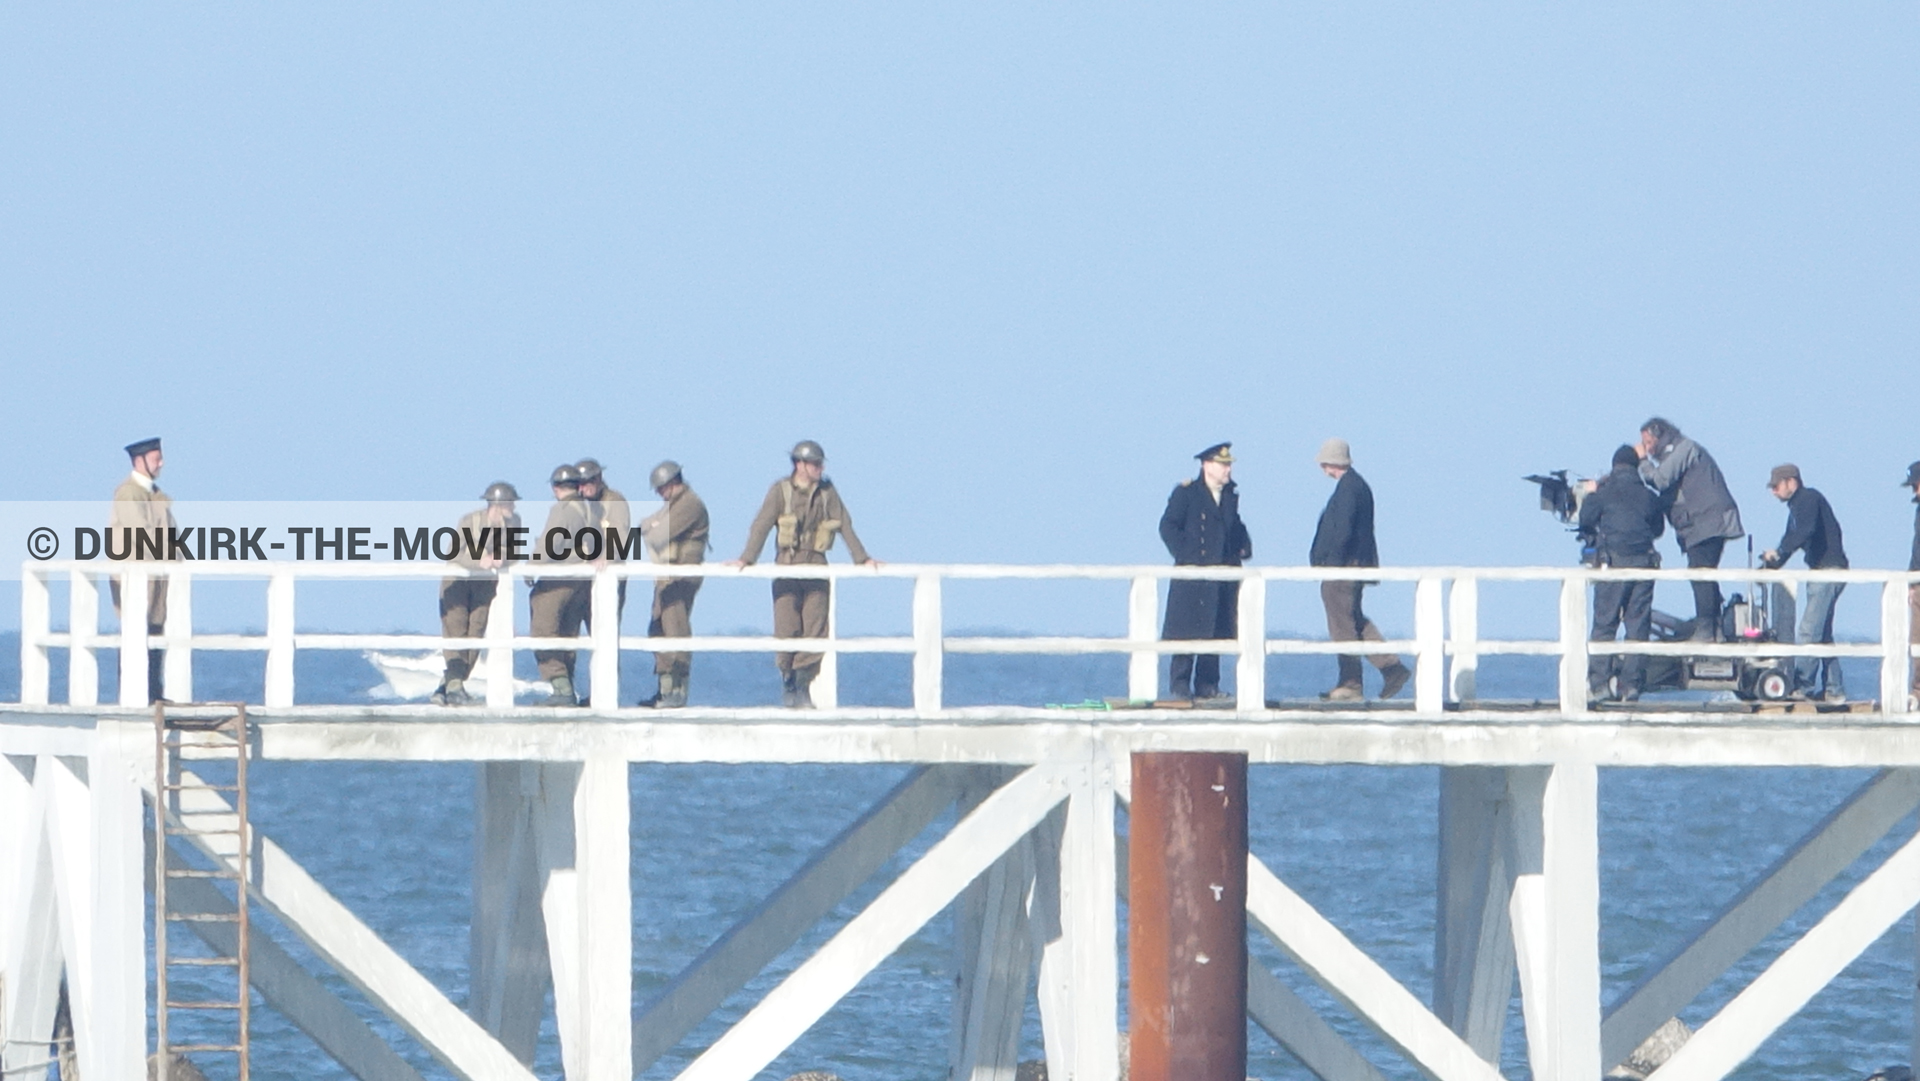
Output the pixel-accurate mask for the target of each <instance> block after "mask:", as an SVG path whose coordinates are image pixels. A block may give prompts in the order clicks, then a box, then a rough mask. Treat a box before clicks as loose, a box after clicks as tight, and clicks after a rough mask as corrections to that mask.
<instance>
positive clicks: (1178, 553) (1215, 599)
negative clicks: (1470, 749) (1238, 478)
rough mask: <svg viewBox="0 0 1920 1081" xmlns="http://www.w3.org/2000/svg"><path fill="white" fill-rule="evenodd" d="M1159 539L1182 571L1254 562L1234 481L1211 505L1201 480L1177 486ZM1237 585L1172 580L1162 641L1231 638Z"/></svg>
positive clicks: (1235, 622)
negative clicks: (1165, 639) (1190, 568)
mask: <svg viewBox="0 0 1920 1081" xmlns="http://www.w3.org/2000/svg"><path fill="white" fill-rule="evenodd" d="M1160 539H1161V540H1162V541H1164V542H1166V545H1167V551H1168V552H1169V553H1170V554H1171V555H1172V556H1173V562H1174V564H1175V565H1176V566H1181V567H1238V566H1239V565H1240V564H1241V562H1242V561H1243V560H1247V559H1251V558H1252V557H1253V541H1252V539H1251V538H1249V537H1248V536H1247V527H1246V525H1245V524H1243V523H1242V522H1241V521H1240V493H1239V491H1238V490H1237V489H1236V488H1235V487H1234V484H1233V482H1232V481H1228V482H1227V485H1226V487H1224V488H1222V489H1221V490H1220V501H1219V502H1218V503H1215V502H1214V500H1213V495H1212V493H1210V492H1208V491H1207V485H1206V483H1205V482H1204V481H1202V480H1188V481H1181V482H1180V486H1179V487H1177V488H1175V489H1174V490H1173V494H1172V495H1170V496H1168V497H1167V512H1166V513H1165V514H1163V515H1161V516H1160ZM1239 598H1240V584H1239V583H1238V582H1199V581H1179V580H1175V581H1174V582H1172V583H1171V584H1169V585H1168V586H1167V621H1166V623H1165V625H1164V626H1163V628H1162V629H1161V637H1162V638H1169V639H1175V640H1178V639H1195V638H1232V637H1234V636H1235V635H1236V634H1237V633H1238V631H1237V630H1236V628H1237V627H1238V625H1239V621H1238V619H1237V616H1238V614H1239V607H1240V606H1239Z"/></svg>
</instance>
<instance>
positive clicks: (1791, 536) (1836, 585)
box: [1760, 464, 1847, 702]
mask: <svg viewBox="0 0 1920 1081" xmlns="http://www.w3.org/2000/svg"><path fill="white" fill-rule="evenodd" d="M1767 489H1768V490H1769V491H1771V492H1772V493H1773V495H1774V498H1776V499H1778V500H1780V501H1781V502H1782V503H1785V504H1786V505H1787V532H1786V535H1785V536H1782V537H1781V538H1780V546H1779V547H1777V548H1773V549H1770V550H1768V551H1766V552H1764V553H1762V554H1761V556H1760V563H1761V565H1762V566H1764V567H1766V568H1767V569H1768V570H1773V569H1775V568H1778V567H1782V566H1785V565H1786V562H1787V560H1789V559H1792V558H1793V553H1795V552H1799V553H1801V554H1802V555H1803V556H1804V557H1805V558H1806V561H1807V566H1808V567H1810V568H1812V569H1814V570H1817V571H1826V570H1846V569H1847V549H1846V545H1845V543H1844V542H1843V540H1842V538H1841V535H1840V521H1839V519H1837V518H1835V517H1834V516H1833V506H1832V505H1831V504H1829V503H1828V502H1827V497H1826V496H1823V495H1821V494H1820V493H1819V492H1818V491H1816V490H1815V489H1812V488H1808V487H1806V486H1805V485H1803V484H1802V483H1800V467H1799V466H1797V465H1791V464H1789V465H1776V466H1774V467H1773V474H1772V475H1771V476H1769V477H1768V478H1767ZM1846 588H1847V584H1846V583H1845V582H1808V583H1807V587H1806V589H1805V591H1804V595H1803V596H1802V597H1801V599H1800V604H1801V608H1800V637H1799V640H1800V641H1802V642H1809V643H1816V644H1819V645H1829V644H1831V643H1832V642H1833V606H1834V602H1835V601H1838V600H1839V599H1840V593H1841V591H1842V590H1844V589H1846ZM1822 673H1824V676H1823V675H1822ZM1816 680H1818V682H1820V683H1821V684H1822V685H1823V686H1824V687H1825V691H1826V698H1827V701H1829V702H1844V701H1846V700H1847V690H1846V685H1845V683H1844V682H1843V680H1842V679H1841V675H1840V658H1838V657H1800V658H1798V659H1796V660H1795V661H1794V662H1793V682H1794V686H1795V689H1796V690H1799V691H1800V692H1802V693H1804V694H1808V695H1811V694H1812V693H1813V689H1814V685H1815V683H1816Z"/></svg>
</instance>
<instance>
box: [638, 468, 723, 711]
mask: <svg viewBox="0 0 1920 1081" xmlns="http://www.w3.org/2000/svg"><path fill="white" fill-rule="evenodd" d="M640 531H641V533H642V534H643V535H644V536H645V537H646V538H647V548H648V549H649V550H651V551H652V552H653V559H654V562H656V563H668V564H675V563H678V564H688V563H700V562H703V561H704V560H705V559H706V558H707V533H708V521H707V505H706V504H705V503H704V502H702V501H701V499H700V497H699V496H697V495H695V494H694V491H693V489H692V488H690V487H688V486H687V485H686V484H685V483H682V484H681V485H680V490H679V491H678V492H675V493H674V496H673V498H672V499H669V500H667V503H666V505H665V506H663V507H661V508H660V509H659V510H657V511H654V512H653V513H652V514H649V515H648V516H647V517H646V520H645V521H642V522H641V523H640ZM702 581H703V579H700V578H658V579H655V580H654V583H653V615H652V618H651V619H650V620H649V621H648V623H647V634H648V636H649V637H654V638H686V637H689V636H691V635H692V634H693V597H694V594H696V593H698V592H700V583H701V582H702ZM692 668H693V654H691V653H655V654H654V655H653V670H654V672H656V673H660V674H673V675H679V676H685V675H686V674H687V673H688V672H689V671H691V670H692Z"/></svg>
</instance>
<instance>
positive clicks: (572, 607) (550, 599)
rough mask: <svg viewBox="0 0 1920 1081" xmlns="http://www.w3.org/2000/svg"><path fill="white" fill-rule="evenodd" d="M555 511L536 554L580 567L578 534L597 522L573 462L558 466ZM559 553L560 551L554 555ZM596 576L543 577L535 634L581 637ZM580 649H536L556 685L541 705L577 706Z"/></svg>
mask: <svg viewBox="0 0 1920 1081" xmlns="http://www.w3.org/2000/svg"><path fill="white" fill-rule="evenodd" d="M549 483H550V484H552V485H553V499H554V503H553V510H552V511H550V512H548V514H547V524H546V525H545V526H544V527H542V528H541V530H540V533H539V535H538V536H536V537H534V538H533V550H534V554H535V555H536V556H537V557H538V558H539V559H540V561H541V562H543V563H545V564H547V565H548V566H578V565H580V564H581V563H582V562H584V561H583V560H581V558H580V557H579V556H578V555H577V554H575V552H574V549H573V538H574V537H575V536H576V535H577V534H578V533H579V531H580V530H582V529H585V528H587V527H588V526H590V525H592V524H593V522H592V520H591V518H590V516H589V512H588V509H587V502H586V500H584V499H581V498H580V485H579V475H578V474H577V473H576V472H575V471H574V467H573V466H571V465H563V466H560V467H559V468H557V469H555V470H554V471H553V476H552V477H551V478H550V480H549ZM554 553H558V554H554ZM592 597H593V580H592V579H590V578H538V579H535V580H534V583H533V594H532V596H531V597H529V598H528V601H527V607H528V609H529V622H530V623H531V624H532V628H531V629H532V631H533V637H535V638H578V637H580V627H581V625H582V624H584V623H585V622H586V620H587V613H588V611H589V609H590V608H591V606H592ZM576 656H577V653H576V652H575V651H574V650H571V649H536V650H534V651H533V659H534V661H535V662H537V663H538V664H539V666H540V678H541V679H544V680H546V681H547V682H548V683H550V684H552V685H553V693H551V694H549V695H548V696H547V698H546V701H544V702H542V703H541V705H546V706H577V705H579V704H580V696H579V695H578V694H577V693H575V691H574V689H573V665H574V659H575V657H576Z"/></svg>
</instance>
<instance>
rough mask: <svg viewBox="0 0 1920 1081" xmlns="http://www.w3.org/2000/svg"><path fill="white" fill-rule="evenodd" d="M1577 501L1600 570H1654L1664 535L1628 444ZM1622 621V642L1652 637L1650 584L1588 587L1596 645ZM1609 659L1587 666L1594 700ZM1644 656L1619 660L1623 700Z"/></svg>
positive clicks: (1636, 691) (1635, 691)
mask: <svg viewBox="0 0 1920 1081" xmlns="http://www.w3.org/2000/svg"><path fill="white" fill-rule="evenodd" d="M1588 485H1589V487H1588V489H1587V490H1588V495H1587V497H1586V498H1585V499H1583V500H1581V502H1580V534H1581V536H1582V538H1584V539H1588V540H1591V542H1592V544H1593V550H1594V558H1595V560H1596V561H1597V562H1598V564H1599V565H1600V566H1602V567H1658V566H1659V565H1660V559H1659V556H1658V555H1656V554H1655V552H1654V550H1653V541H1654V538H1656V537H1658V536H1659V535H1660V534H1661V533H1662V532H1664V531H1665V529H1666V525H1665V523H1663V522H1662V521H1661V520H1660V500H1659V498H1658V497H1657V496H1655V495H1654V494H1653V491H1652V489H1650V488H1648V487H1647V486H1646V485H1645V484H1644V483H1642V482H1641V480H1640V455H1639V453H1638V452H1637V451H1636V450H1635V449H1634V448H1633V447H1631V446H1622V447H1621V448H1620V449H1618V450H1616V451H1614V452H1613V471H1612V472H1611V473H1608V474H1607V476H1606V478H1605V479H1603V480H1601V481H1600V482H1599V483H1598V484H1594V483H1593V482H1591V481H1589V482H1588ZM1622 623H1625V624H1626V628H1627V641H1629V642H1644V641H1646V640H1647V639H1648V638H1650V637H1652V636H1653V582H1651V581H1648V580H1635V581H1625V582H1622V581H1616V580H1611V579H1609V580H1605V581H1599V582H1595V583H1594V584H1593V633H1592V634H1591V635H1589V637H1590V638H1591V639H1592V640H1593V641H1596V642H1611V641H1613V636H1614V634H1615V632H1617V631H1618V630H1619V629H1620V625H1621V624H1622ZM1614 660H1615V658H1613V657H1594V658H1593V659H1592V660H1590V661H1588V663H1587V686H1588V689H1589V690H1590V691H1591V693H1592V696H1593V697H1594V698H1602V697H1605V696H1606V693H1607V682H1608V678H1609V676H1610V675H1611V673H1612V672H1613V670H1614ZM1646 668H1647V658H1646V656H1645V655H1644V654H1638V653H1630V654H1627V655H1626V656H1625V657H1623V658H1620V661H1619V671H1620V691H1619V695H1618V697H1619V699H1620V701H1622V702H1632V701H1635V700H1637V699H1638V698H1639V697H1640V690H1641V688H1642V686H1643V685H1644V683H1645V675H1646Z"/></svg>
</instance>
